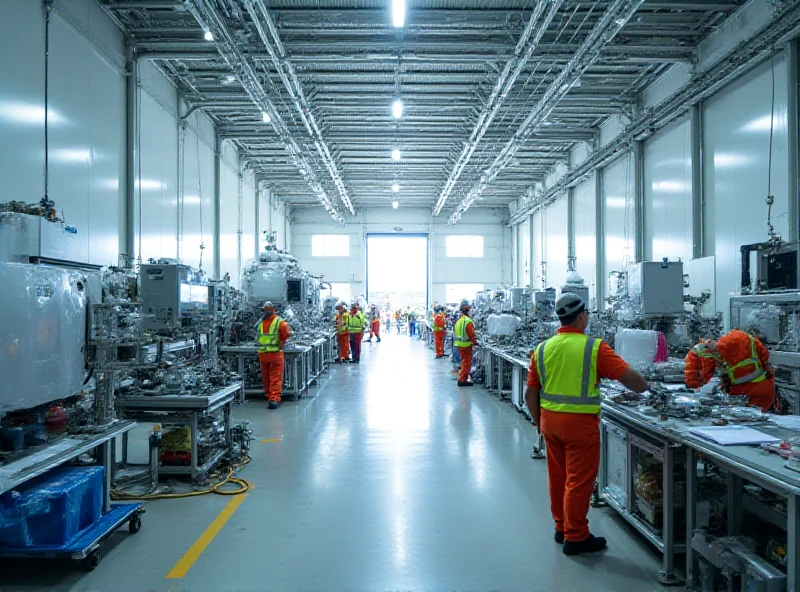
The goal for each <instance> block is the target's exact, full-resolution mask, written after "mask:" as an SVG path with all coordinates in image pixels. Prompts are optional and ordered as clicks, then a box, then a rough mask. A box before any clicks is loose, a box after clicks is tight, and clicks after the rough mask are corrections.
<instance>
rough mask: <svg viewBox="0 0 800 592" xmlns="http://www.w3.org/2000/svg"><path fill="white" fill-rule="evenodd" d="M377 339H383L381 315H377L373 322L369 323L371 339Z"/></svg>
mask: <svg viewBox="0 0 800 592" xmlns="http://www.w3.org/2000/svg"><path fill="white" fill-rule="evenodd" d="M373 335H374V336H375V337H377V338H378V339H380V337H381V316H380V314H378V313H376V314H375V316H374V317H373V318H372V320H371V321H370V322H369V338H370V340H371V339H372V336H373Z"/></svg>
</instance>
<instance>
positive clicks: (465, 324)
mask: <svg viewBox="0 0 800 592" xmlns="http://www.w3.org/2000/svg"><path fill="white" fill-rule="evenodd" d="M471 308H472V307H471V306H470V305H469V303H468V302H462V303H461V307H460V310H461V316H460V317H459V319H458V320H457V321H456V324H455V325H454V327H453V339H454V340H455V341H454V345H455V346H456V348H457V349H458V354H459V355H460V356H461V371H460V372H459V374H458V386H472V384H473V382H472V379H471V378H470V375H469V373H470V371H471V370H472V348H473V346H475V345H477V344H478V339H477V338H476V337H475V324H474V323H473V322H472V319H471V318H470V316H469V311H470V310H471Z"/></svg>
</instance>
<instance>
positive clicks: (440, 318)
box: [433, 306, 447, 359]
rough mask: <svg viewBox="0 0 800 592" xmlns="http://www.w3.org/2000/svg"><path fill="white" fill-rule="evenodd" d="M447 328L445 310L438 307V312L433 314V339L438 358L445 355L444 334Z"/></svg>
mask: <svg viewBox="0 0 800 592" xmlns="http://www.w3.org/2000/svg"><path fill="white" fill-rule="evenodd" d="M446 328H447V321H446V320H445V318H444V311H443V310H442V308H441V307H438V306H437V307H436V314H435V315H433V341H434V344H435V345H436V358H437V359H439V358H443V357H444V336H445V329H446Z"/></svg>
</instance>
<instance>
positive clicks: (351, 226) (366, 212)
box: [291, 208, 511, 302]
mask: <svg viewBox="0 0 800 592" xmlns="http://www.w3.org/2000/svg"><path fill="white" fill-rule="evenodd" d="M291 219H292V224H291V235H292V254H293V255H294V256H295V257H297V259H298V260H299V261H300V264H301V265H302V266H303V267H304V268H305V269H306V270H308V271H309V272H310V273H312V274H314V275H323V276H324V278H325V280H326V281H329V282H334V283H349V284H350V293H351V294H352V295H353V296H354V297H355V296H358V295H362V294H364V293H365V291H366V252H365V251H366V250H365V246H364V245H365V241H366V236H367V235H368V234H371V233H395V232H397V233H398V234H400V233H425V234H428V236H429V250H430V269H429V298H430V300H431V302H444V301H445V296H446V284H466V283H480V284H485V285H486V286H487V287H495V286H500V285H502V284H508V283H510V281H511V231H510V229H509V228H508V226H507V224H506V219H507V216H506V214H505V213H504V212H502V211H499V210H497V211H495V210H489V209H485V208H473V209H471V210H469V211H468V212H467V213H465V214H464V216H463V217H462V218H461V221H460V222H459V223H458V224H456V225H454V226H451V227H447V225H446V224H447V219H446V217H444V216H440V217H438V218H431V216H430V210H429V209H427V208H400V209H398V210H390V209H383V208H380V209H379V208H370V209H360V210H357V212H356V218H355V220H353V221H352V222H348V223H347V224H346V225H345V226H344V227H342V226H338V225H336V224H334V223H333V221H332V220H331V219H330V216H329V215H328V214H327V213H326V212H325V211H324V210H323V209H322V208H308V209H297V208H296V209H294V210H293V211H292V216H291ZM350 220H352V219H350ZM395 228H401V229H402V230H401V231H396V230H395ZM315 234H346V235H348V236H349V237H350V257H341V258H339V257H319V258H317V257H312V256H311V237H312V236H313V235H315ZM448 234H462V235H463V234H467V235H481V236H483V237H484V257H483V258H482V259H449V258H447V256H446V248H445V242H446V237H447V235H448Z"/></svg>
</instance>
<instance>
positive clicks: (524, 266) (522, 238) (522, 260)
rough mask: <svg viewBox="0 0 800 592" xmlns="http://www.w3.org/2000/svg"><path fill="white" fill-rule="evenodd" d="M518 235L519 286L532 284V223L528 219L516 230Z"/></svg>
mask: <svg viewBox="0 0 800 592" xmlns="http://www.w3.org/2000/svg"><path fill="white" fill-rule="evenodd" d="M516 233H517V237H518V238H517V282H516V284H517V285H518V286H529V285H530V283H531V223H530V218H526V219H525V221H524V222H523V223H522V224H519V225H518V226H517V228H516Z"/></svg>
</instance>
